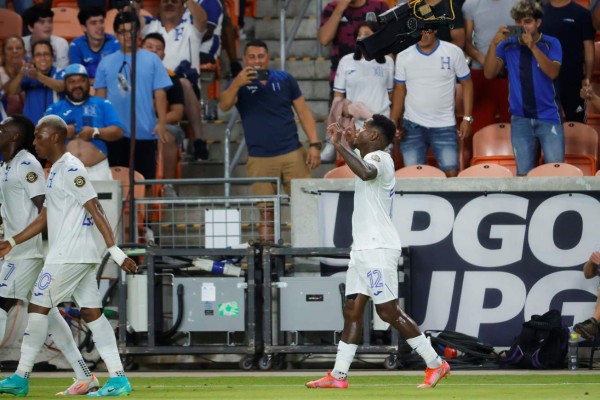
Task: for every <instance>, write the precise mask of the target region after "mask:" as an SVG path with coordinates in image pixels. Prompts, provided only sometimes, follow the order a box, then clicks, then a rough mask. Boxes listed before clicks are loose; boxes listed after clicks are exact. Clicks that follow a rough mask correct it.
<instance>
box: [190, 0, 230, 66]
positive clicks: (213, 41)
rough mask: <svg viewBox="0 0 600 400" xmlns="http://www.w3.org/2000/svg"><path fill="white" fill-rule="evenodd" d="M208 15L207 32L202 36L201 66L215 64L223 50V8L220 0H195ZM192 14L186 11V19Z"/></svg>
mask: <svg viewBox="0 0 600 400" xmlns="http://www.w3.org/2000/svg"><path fill="white" fill-rule="evenodd" d="M194 1H195V2H196V3H198V4H199V5H200V6H201V7H202V8H203V9H204V12H205V13H206V31H205V32H204V33H203V34H202V43H201V45H200V64H214V63H215V62H216V61H217V57H219V52H220V50H221V31H222V28H223V6H222V5H221V3H220V1H219V0H194ZM189 14H190V9H189V8H188V9H187V10H186V13H185V14H184V18H187V17H188V16H189Z"/></svg>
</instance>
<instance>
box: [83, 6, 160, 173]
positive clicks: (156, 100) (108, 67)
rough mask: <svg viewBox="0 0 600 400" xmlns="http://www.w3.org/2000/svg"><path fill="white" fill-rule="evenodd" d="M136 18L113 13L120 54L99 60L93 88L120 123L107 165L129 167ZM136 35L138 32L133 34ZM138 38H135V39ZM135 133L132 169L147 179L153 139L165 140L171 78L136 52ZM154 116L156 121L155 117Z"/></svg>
mask: <svg viewBox="0 0 600 400" xmlns="http://www.w3.org/2000/svg"><path fill="white" fill-rule="evenodd" d="M136 22H137V16H136V15H135V14H133V13H130V12H125V13H119V14H117V16H116V18H115V21H114V24H113V28H114V30H115V32H117V38H118V39H119V42H121V51H120V52H116V53H112V54H109V55H108V56H106V57H104V58H103V59H102V61H100V65H98V70H97V71H96V80H95V81H94V88H95V89H96V96H98V97H103V98H107V99H109V100H110V101H111V103H112V104H113V106H114V107H115V109H116V110H117V113H118V114H119V119H120V120H121V123H122V124H123V133H124V135H125V137H124V138H122V139H120V140H118V141H116V142H113V143H109V146H108V157H109V164H110V165H111V166H116V165H118V166H125V167H129V161H130V160H129V152H130V138H131V133H132V132H131V97H130V96H131V75H132V74H131V72H132V71H131V51H132V38H131V36H132V35H131V31H132V29H134V27H136V26H137V24H136ZM136 33H137V34H138V35H139V29H137V32H136ZM137 38H139V36H138V37H137ZM136 57H137V58H136V63H137V64H136V70H135V76H136V80H135V82H136V105H135V107H136V108H135V113H136V121H135V125H136V131H135V139H136V140H135V156H134V160H133V163H134V169H135V170H136V171H138V172H140V173H141V174H142V175H143V176H144V177H145V178H147V179H154V177H155V176H156V156H155V154H156V140H157V137H158V140H161V141H162V142H163V143H165V142H167V141H168V135H169V134H168V133H167V130H166V127H165V125H166V114H167V96H166V93H165V90H166V89H168V88H169V87H170V86H171V79H169V75H168V74H167V71H166V69H165V67H164V65H163V64H162V62H161V61H160V58H158V56H157V55H156V54H152V53H150V52H149V51H146V50H143V49H139V50H138V51H137V53H136ZM157 117H158V118H157Z"/></svg>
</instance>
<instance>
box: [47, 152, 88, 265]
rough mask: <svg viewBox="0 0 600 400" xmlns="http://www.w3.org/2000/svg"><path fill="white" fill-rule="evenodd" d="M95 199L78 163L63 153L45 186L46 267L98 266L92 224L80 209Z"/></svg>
mask: <svg viewBox="0 0 600 400" xmlns="http://www.w3.org/2000/svg"><path fill="white" fill-rule="evenodd" d="M94 197H96V191H95V190H94V188H93V187H92V184H91V183H90V179H89V177H88V174H87V171H86V169H85V167H84V166H83V164H82V163H81V161H79V159H77V158H76V157H75V156H74V155H72V154H71V153H68V152H67V153H65V154H64V155H63V156H62V157H61V158H60V159H59V160H58V161H57V162H55V163H54V165H53V166H52V169H50V174H49V175H48V181H47V182H46V202H45V203H44V206H45V207H46V212H47V215H48V244H49V248H50V250H49V253H48V256H46V264H60V263H72V264H75V263H81V264H83V263H98V262H100V252H99V251H98V248H97V247H96V242H95V241H94V234H93V232H94V229H96V227H95V226H94V220H93V219H92V217H91V215H90V214H89V213H88V212H87V211H86V210H85V208H83V205H84V204H85V203H86V202H87V201H88V200H91V199H93V198H94Z"/></svg>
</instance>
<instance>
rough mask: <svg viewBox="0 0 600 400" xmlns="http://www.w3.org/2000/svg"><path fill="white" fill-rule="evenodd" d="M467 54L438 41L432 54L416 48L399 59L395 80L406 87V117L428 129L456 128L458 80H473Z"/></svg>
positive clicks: (409, 49)
mask: <svg viewBox="0 0 600 400" xmlns="http://www.w3.org/2000/svg"><path fill="white" fill-rule="evenodd" d="M470 74H471V72H470V71H469V66H468V65H467V60H466V59H465V56H464V54H463V51H462V50H461V49H460V48H458V47H457V46H455V45H453V44H452V43H448V42H444V41H442V40H438V45H437V47H436V48H435V49H434V50H433V51H432V52H431V53H429V54H425V53H423V52H421V50H420V49H419V48H418V46H417V45H416V44H415V45H412V46H411V47H409V48H408V49H406V50H405V51H403V52H401V53H399V54H398V55H397V57H396V73H395V75H394V81H396V82H399V83H404V84H405V85H406V100H405V106H404V118H406V119H407V120H409V121H412V122H414V123H416V124H419V125H421V126H425V127H428V128H441V127H447V126H455V125H456V117H455V116H454V98H455V87H454V86H455V83H456V78H458V79H459V80H462V79H467V78H469V77H470Z"/></svg>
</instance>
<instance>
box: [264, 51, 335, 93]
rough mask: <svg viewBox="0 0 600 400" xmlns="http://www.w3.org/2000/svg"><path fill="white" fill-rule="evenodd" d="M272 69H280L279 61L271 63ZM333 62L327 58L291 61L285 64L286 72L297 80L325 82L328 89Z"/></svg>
mask: <svg viewBox="0 0 600 400" xmlns="http://www.w3.org/2000/svg"><path fill="white" fill-rule="evenodd" d="M271 66H272V67H275V66H276V67H277V68H279V61H278V60H274V61H271ZM330 69H331V61H329V60H327V59H325V58H316V59H307V60H302V59H298V60H290V59H287V60H286V62H285V70H286V71H288V72H289V73H290V74H291V75H292V76H293V77H294V78H296V79H297V80H299V81H300V80H319V81H323V82H324V83H325V84H326V85H327V86H328V87H329V84H328V82H327V81H328V79H329V70H330Z"/></svg>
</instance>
